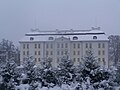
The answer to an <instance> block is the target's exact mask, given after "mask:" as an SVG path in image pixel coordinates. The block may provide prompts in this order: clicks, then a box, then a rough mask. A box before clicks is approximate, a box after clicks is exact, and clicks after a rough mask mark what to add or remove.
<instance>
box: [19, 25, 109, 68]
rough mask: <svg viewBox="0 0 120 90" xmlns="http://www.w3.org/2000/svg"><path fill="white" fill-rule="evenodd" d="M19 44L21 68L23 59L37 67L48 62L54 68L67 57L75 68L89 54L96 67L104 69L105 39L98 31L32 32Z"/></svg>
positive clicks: (105, 58)
mask: <svg viewBox="0 0 120 90" xmlns="http://www.w3.org/2000/svg"><path fill="white" fill-rule="evenodd" d="M19 42H20V60H21V61H20V62H21V64H22V63H23V61H24V60H25V58H26V57H28V56H33V57H34V60H35V62H36V64H37V65H39V63H40V62H41V61H42V60H45V59H46V58H51V60H52V65H53V66H55V67H56V66H57V65H58V63H59V62H60V60H61V58H62V57H63V56H64V55H66V54H68V55H69V57H70V59H72V60H73V61H74V64H75V65H77V64H79V63H80V62H82V58H83V57H84V56H85V54H86V52H87V51H88V50H92V51H93V52H94V55H95V56H96V57H97V58H98V61H99V63H100V64H101V65H104V66H105V67H108V38H107V36H106V35H105V33H104V32H103V31H100V30H99V27H98V28H92V29H90V30H72V29H71V30H55V31H52V30H50V31H39V30H32V31H31V32H30V33H27V34H25V36H24V37H23V39H21V40H20V41H19Z"/></svg>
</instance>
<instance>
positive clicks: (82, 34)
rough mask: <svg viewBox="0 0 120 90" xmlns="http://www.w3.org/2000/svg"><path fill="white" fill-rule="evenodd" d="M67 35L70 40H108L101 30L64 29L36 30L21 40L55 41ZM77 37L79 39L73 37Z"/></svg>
mask: <svg viewBox="0 0 120 90" xmlns="http://www.w3.org/2000/svg"><path fill="white" fill-rule="evenodd" d="M61 37H65V38H68V39H69V40H70V41H106V40H107V41H108V37H107V36H106V35H105V33H104V32H103V31H100V30H62V31H34V32H30V33H27V34H25V36H24V37H23V38H22V39H21V40H20V42H40V41H54V40H56V39H57V38H61ZM74 37H77V39H73V38H74Z"/></svg>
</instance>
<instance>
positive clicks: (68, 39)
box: [55, 36, 70, 41]
mask: <svg viewBox="0 0 120 90" xmlns="http://www.w3.org/2000/svg"><path fill="white" fill-rule="evenodd" d="M55 40H56V41H70V38H66V37H64V36H62V37H58V38H56V39H55Z"/></svg>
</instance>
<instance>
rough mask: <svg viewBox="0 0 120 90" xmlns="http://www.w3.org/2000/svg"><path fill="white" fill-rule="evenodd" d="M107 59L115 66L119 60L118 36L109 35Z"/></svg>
mask: <svg viewBox="0 0 120 90" xmlns="http://www.w3.org/2000/svg"><path fill="white" fill-rule="evenodd" d="M109 60H110V61H112V62H113V64H114V65H115V66H116V65H117V63H118V62H119V61H120V36H119V35H111V36H109Z"/></svg>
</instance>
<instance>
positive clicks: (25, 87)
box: [16, 84, 30, 90]
mask: <svg viewBox="0 0 120 90" xmlns="http://www.w3.org/2000/svg"><path fill="white" fill-rule="evenodd" d="M29 88H30V86H29V84H20V86H16V90H29Z"/></svg>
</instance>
